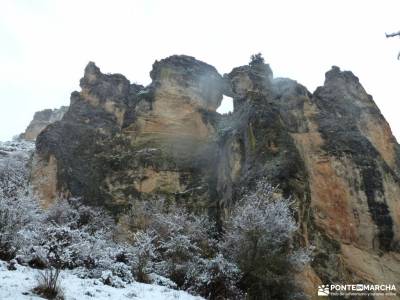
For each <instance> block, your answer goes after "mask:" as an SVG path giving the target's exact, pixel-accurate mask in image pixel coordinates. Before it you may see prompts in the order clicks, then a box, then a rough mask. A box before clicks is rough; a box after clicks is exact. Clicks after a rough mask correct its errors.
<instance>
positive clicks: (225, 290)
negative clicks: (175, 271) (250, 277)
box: [184, 254, 243, 300]
mask: <svg viewBox="0 0 400 300" xmlns="http://www.w3.org/2000/svg"><path fill="white" fill-rule="evenodd" d="M240 278H241V273H240V270H239V268H238V267H237V265H236V264H234V263H231V262H229V261H228V260H227V259H225V257H224V256H223V255H222V254H218V255H217V256H216V257H214V258H211V259H206V258H199V259H197V260H196V261H192V262H191V263H190V264H189V266H188V270H187V272H186V278H185V284H184V287H185V288H186V290H187V291H189V292H191V293H194V294H199V295H202V296H204V297H206V298H207V299H232V300H234V299H243V293H242V292H241V291H240V289H239V288H238V282H239V280H240Z"/></svg>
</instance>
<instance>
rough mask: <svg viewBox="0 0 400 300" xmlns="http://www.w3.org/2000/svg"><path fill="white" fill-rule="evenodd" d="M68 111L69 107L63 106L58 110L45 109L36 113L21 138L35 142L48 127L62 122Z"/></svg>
mask: <svg viewBox="0 0 400 300" xmlns="http://www.w3.org/2000/svg"><path fill="white" fill-rule="evenodd" d="M67 110H68V107H66V106H62V107H60V108H58V109H45V110H42V111H38V112H36V113H35V115H34V116H33V120H32V121H31V123H30V124H29V126H28V127H27V128H26V130H25V132H24V133H23V134H22V136H21V137H22V138H24V139H25V140H28V141H35V140H36V138H37V136H38V135H39V134H40V133H41V132H42V130H43V129H45V128H46V126H47V125H49V124H51V123H54V122H56V121H60V120H61V119H62V117H63V116H64V114H65V112H66V111H67Z"/></svg>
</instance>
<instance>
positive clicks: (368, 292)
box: [317, 283, 397, 297]
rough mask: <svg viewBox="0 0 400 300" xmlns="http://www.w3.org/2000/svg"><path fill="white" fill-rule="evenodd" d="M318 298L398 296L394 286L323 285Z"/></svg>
mask: <svg viewBox="0 0 400 300" xmlns="http://www.w3.org/2000/svg"><path fill="white" fill-rule="evenodd" d="M317 295H318V296H321V297H327V296H386V297H387V296H396V295H397V289H396V286H395V285H394V284H361V283H359V284H322V285H319V286H318V292H317Z"/></svg>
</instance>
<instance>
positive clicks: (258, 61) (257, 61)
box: [249, 53, 264, 67]
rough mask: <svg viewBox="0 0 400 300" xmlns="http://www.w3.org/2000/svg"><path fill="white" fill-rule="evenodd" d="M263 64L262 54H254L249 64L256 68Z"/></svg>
mask: <svg viewBox="0 0 400 300" xmlns="http://www.w3.org/2000/svg"><path fill="white" fill-rule="evenodd" d="M262 64H264V57H263V56H262V54H261V53H257V54H253V55H252V56H251V57H250V63H249V65H250V67H254V66H257V65H262Z"/></svg>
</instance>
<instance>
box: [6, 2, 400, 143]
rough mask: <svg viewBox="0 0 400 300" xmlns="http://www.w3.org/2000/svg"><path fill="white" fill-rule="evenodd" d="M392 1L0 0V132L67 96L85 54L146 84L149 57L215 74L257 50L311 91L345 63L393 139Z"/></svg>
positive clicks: (399, 70) (17, 128)
mask: <svg viewBox="0 0 400 300" xmlns="http://www.w3.org/2000/svg"><path fill="white" fill-rule="evenodd" d="M399 14H400V1H399V0H396V1H365V0H364V1H355V0H353V1H350V0H347V1H345V0H343V1H340V0H339V1H338V0H335V1H324V0H315V1H312V0H309V1H299V0H293V1H282V0H279V1H278V0H275V1H265V0H264V1H250V0H246V1H234V0H226V1H221V0H218V1H217V0H201V1H190V0H181V1H178V0H168V1H166V0H153V1H151V0H143V1H135V0H130V1H128V0H126V1H123V0H112V1H111V0H109V1H101V0H93V1H88V0H80V1H78V0H76V1H73V0H65V1H57V0H48V1H46V0H36V1H29V0H25V1H23V0H1V1H0V101H1V106H0V140H7V139H10V138H11V137H12V136H13V135H16V134H18V133H20V132H22V131H24V129H25V127H26V126H27V125H28V123H29V121H30V120H31V118H32V116H33V113H34V112H35V111H38V110H41V109H45V108H56V107H59V106H61V105H68V104H69V95H70V93H71V92H72V91H74V90H79V79H80V78H81V77H82V75H83V69H84V67H85V65H86V64H87V63H88V62H89V61H95V62H96V64H97V65H98V66H99V67H100V68H101V70H102V71H103V72H107V73H108V72H110V73H122V74H124V75H125V76H126V77H127V78H128V79H129V80H130V81H131V82H137V83H141V84H148V83H149V82H150V77H149V72H150V70H151V66H152V63H153V62H154V60H156V59H161V58H164V57H167V56H169V55H172V54H187V55H192V56H195V57H196V58H197V59H200V60H203V61H205V62H207V63H209V64H212V65H214V66H215V67H216V68H217V69H218V71H219V72H220V73H221V74H222V73H226V72H229V71H230V70H231V69H232V68H233V67H236V66H239V65H243V64H247V63H248V61H249V57H250V55H251V54H253V53H256V52H262V53H263V55H264V57H265V60H266V61H267V62H268V63H269V64H270V65H271V67H272V69H273V71H274V75H275V76H276V77H278V76H279V77H289V78H292V79H295V80H297V81H298V82H300V83H301V84H303V85H305V86H306V87H307V88H308V89H309V90H310V91H311V92H313V91H314V90H315V88H316V87H317V86H319V85H321V84H322V83H323V80H324V74H325V72H326V71H327V70H328V69H330V67H331V66H332V65H337V66H339V67H340V68H342V69H344V70H351V71H353V72H354V73H355V74H356V75H357V76H358V77H359V78H360V80H361V83H362V84H363V85H364V87H365V88H366V90H367V92H369V93H370V94H372V95H373V97H374V100H375V101H376V103H377V104H378V106H379V107H380V109H381V111H382V112H383V114H384V116H385V117H386V119H387V120H388V121H389V123H390V124H391V127H392V130H393V131H394V133H395V135H396V136H397V138H398V140H399V139H400V115H399V108H400V104H399V103H400V76H399V75H400V61H397V59H396V57H397V53H398V51H400V39H398V38H391V39H386V38H385V32H394V31H398V30H400V18H399Z"/></svg>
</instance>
